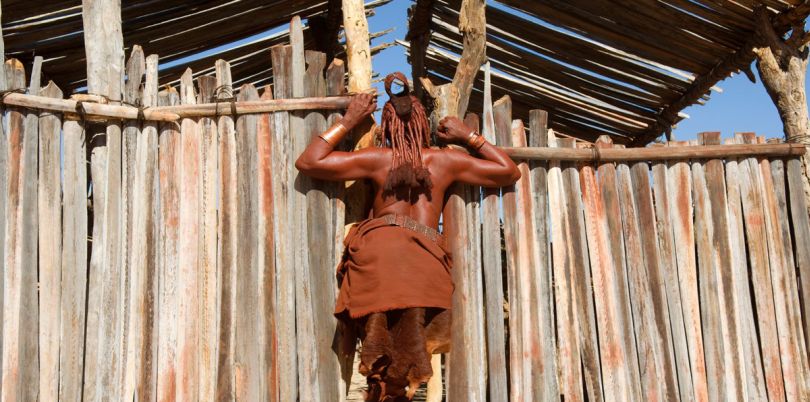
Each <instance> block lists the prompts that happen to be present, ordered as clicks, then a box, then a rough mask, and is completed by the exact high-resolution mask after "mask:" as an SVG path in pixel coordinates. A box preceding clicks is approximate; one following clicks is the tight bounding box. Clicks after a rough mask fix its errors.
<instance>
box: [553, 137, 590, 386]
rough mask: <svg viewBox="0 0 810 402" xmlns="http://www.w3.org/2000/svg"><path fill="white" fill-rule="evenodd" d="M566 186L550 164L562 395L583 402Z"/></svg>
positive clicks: (558, 166) (554, 144)
mask: <svg viewBox="0 0 810 402" xmlns="http://www.w3.org/2000/svg"><path fill="white" fill-rule="evenodd" d="M557 141H558V140H557V138H556V136H554V133H553V132H551V131H549V133H548V144H549V146H551V147H557V146H558V142H557ZM564 191H565V189H564V186H563V173H562V170H561V168H560V163H559V162H558V161H552V162H549V171H548V207H549V214H550V219H549V220H550V225H551V248H552V253H551V255H552V264H553V267H554V284H555V287H554V290H555V291H554V300H555V304H556V306H557V313H556V315H555V318H556V320H557V334H558V335H557V350H558V352H557V353H558V357H559V364H560V366H559V370H560V374H559V375H560V378H559V379H558V381H559V384H560V394H561V395H562V397H563V398H564V399H565V400H566V401H584V400H585V398H584V395H583V389H582V385H583V378H582V366H581V360H580V344H579V341H578V332H579V328H578V326H577V321H576V320H577V315H576V312H575V311H576V310H575V309H576V306H575V299H574V292H573V291H572V286H573V285H572V283H571V282H572V277H571V273H570V271H569V268H568V266H569V264H570V262H569V260H570V259H571V258H572V257H571V256H570V255H569V252H568V249H567V247H566V244H567V243H568V241H569V238H570V234H569V232H570V231H569V228H568V216H567V215H568V214H569V210H568V206H567V202H566V199H565V194H564Z"/></svg>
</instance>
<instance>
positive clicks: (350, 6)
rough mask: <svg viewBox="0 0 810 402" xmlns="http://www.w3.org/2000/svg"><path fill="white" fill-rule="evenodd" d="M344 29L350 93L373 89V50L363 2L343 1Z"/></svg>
mask: <svg viewBox="0 0 810 402" xmlns="http://www.w3.org/2000/svg"><path fill="white" fill-rule="evenodd" d="M343 29H344V32H345V33H346V59H347V64H346V67H347V69H348V71H349V92H350V93H357V92H362V91H365V90H367V89H369V88H371V49H370V43H369V36H368V21H367V20H366V7H365V2H364V1H363V0H343Z"/></svg>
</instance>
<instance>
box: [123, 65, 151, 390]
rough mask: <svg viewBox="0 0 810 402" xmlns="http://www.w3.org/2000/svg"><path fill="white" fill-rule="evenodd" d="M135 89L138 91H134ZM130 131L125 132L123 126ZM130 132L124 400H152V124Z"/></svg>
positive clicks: (147, 101) (147, 89)
mask: <svg viewBox="0 0 810 402" xmlns="http://www.w3.org/2000/svg"><path fill="white" fill-rule="evenodd" d="M157 61H158V59H157V56H154V55H152V56H149V58H148V59H147V61H146V66H145V69H146V83H145V85H144V88H143V94H142V97H141V96H139V97H138V99H140V100H141V103H142V104H143V105H144V106H146V107H151V106H156V105H157V90H158V88H157V67H158V66H157ZM138 90H140V88H138ZM127 129H129V127H127ZM142 130H143V131H141V132H140V133H138V132H137V131H138V130H137V127H136V132H135V136H136V138H135V140H136V145H135V149H136V151H135V153H134V155H131V156H134V158H133V159H134V163H133V164H132V167H133V168H134V172H132V173H133V182H132V190H133V191H131V192H130V193H129V194H128V197H126V201H127V202H130V203H131V208H132V209H133V211H132V215H131V216H132V218H131V219H132V222H131V230H130V233H129V237H128V238H129V239H130V241H131V243H132V244H131V248H130V254H129V256H128V258H129V263H128V267H129V269H130V285H131V286H130V289H131V290H130V294H129V295H130V315H129V333H128V334H127V335H128V336H129V338H128V342H127V344H128V350H127V359H126V364H127V365H126V367H127V369H126V371H125V374H126V377H125V388H124V393H123V395H124V397H125V398H126V399H130V398H136V399H140V400H154V399H155V397H156V395H155V393H154V392H155V386H156V369H157V364H156V359H157V355H156V354H157V336H156V333H157V332H158V328H157V325H156V319H157V315H156V309H157V305H158V304H157V291H156V284H157V281H158V280H157V273H158V270H157V266H158V257H157V256H158V252H157V236H156V227H157V218H158V217H157V216H155V213H154V211H155V210H156V209H157V207H158V205H159V204H158V199H157V197H158V192H157V191H156V190H157V188H156V186H157V184H158V183H157V182H156V181H157V172H158V154H157V152H158V138H157V135H158V133H157V125H156V123H154V122H148V123H144V125H143V127H142Z"/></svg>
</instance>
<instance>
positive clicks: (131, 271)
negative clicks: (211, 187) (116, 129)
mask: <svg viewBox="0 0 810 402" xmlns="http://www.w3.org/2000/svg"><path fill="white" fill-rule="evenodd" d="M145 68H146V65H145V62H144V55H143V49H141V47H140V46H137V45H136V46H133V48H132V52H130V55H129V59H128V60H127V64H126V83H125V84H124V89H123V91H124V93H123V99H124V101H125V102H129V103H130V104H140V102H141V81H142V79H143V71H144V69H145ZM123 126H124V128H123V133H122V141H121V208H122V210H121V232H122V238H121V256H122V257H123V261H122V265H121V275H122V277H121V279H122V280H121V292H122V295H123V296H122V306H123V311H124V314H125V315H124V316H123V317H122V319H123V321H124V322H123V331H122V332H123V336H124V343H123V346H124V350H122V351H121V352H122V375H123V377H122V379H121V380H122V381H121V382H120V384H119V385H120V387H121V389H122V391H121V392H122V394H121V395H133V394H134V390H135V370H136V366H137V367H140V362H137V363H136V362H135V360H137V359H136V358H135V356H136V354H135V349H133V346H134V345H133V342H134V343H136V344H137V343H140V336H141V335H142V334H140V333H138V331H132V330H131V329H132V328H133V327H140V324H141V322H140V320H141V318H142V316H141V315H140V314H135V313H134V309H133V308H132V307H133V306H134V304H135V303H137V302H138V301H139V300H137V299H138V298H139V293H142V292H141V290H142V289H141V287H140V286H141V282H140V281H139V280H138V279H140V278H145V276H141V273H142V272H143V269H142V268H143V266H142V265H140V264H139V265H137V266H138V268H140V269H135V268H133V265H132V261H131V260H132V255H133V253H134V252H135V250H133V242H134V238H133V235H134V233H133V229H134V222H133V217H134V214H135V206H134V204H133V202H134V201H133V200H134V197H135V192H136V190H135V171H136V170H137V169H136V167H135V166H136V164H137V163H136V153H137V145H138V138H139V137H140V133H141V122H139V121H125V122H123ZM139 195H142V194H139ZM144 244H145V243H144ZM136 264H137V263H136ZM135 277H137V278H135Z"/></svg>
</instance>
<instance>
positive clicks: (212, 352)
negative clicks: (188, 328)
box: [197, 75, 219, 401]
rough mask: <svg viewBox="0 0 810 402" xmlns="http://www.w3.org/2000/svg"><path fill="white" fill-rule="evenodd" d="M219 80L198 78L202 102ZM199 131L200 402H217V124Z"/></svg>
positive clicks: (206, 121) (207, 122) (202, 123)
mask: <svg viewBox="0 0 810 402" xmlns="http://www.w3.org/2000/svg"><path fill="white" fill-rule="evenodd" d="M216 82H217V79H216V77H214V76H211V75H205V76H201V77H198V78H197V85H198V86H199V89H200V91H199V94H198V102H209V101H210V100H211V98H212V97H213V96H214V91H215V89H216V86H217V84H216ZM197 129H198V130H199V136H200V138H201V146H200V169H201V173H200V176H201V180H202V182H201V185H202V187H201V189H200V224H201V227H200V287H199V297H200V310H199V314H200V316H199V322H200V339H199V343H198V347H199V352H198V353H199V358H200V370H199V373H200V378H201V379H202V380H201V381H200V384H199V385H200V391H199V392H200V400H204V401H205V400H213V399H215V398H216V385H217V384H216V381H206V380H205V379H208V378H216V375H217V354H216V351H217V343H218V338H217V329H218V328H219V327H218V322H217V299H218V298H217V187H218V186H217V181H218V179H219V176H218V174H219V172H218V170H217V160H218V151H219V150H218V147H217V137H218V135H217V122H216V121H214V119H212V118H201V119H200V120H199V122H198V125H197Z"/></svg>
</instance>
